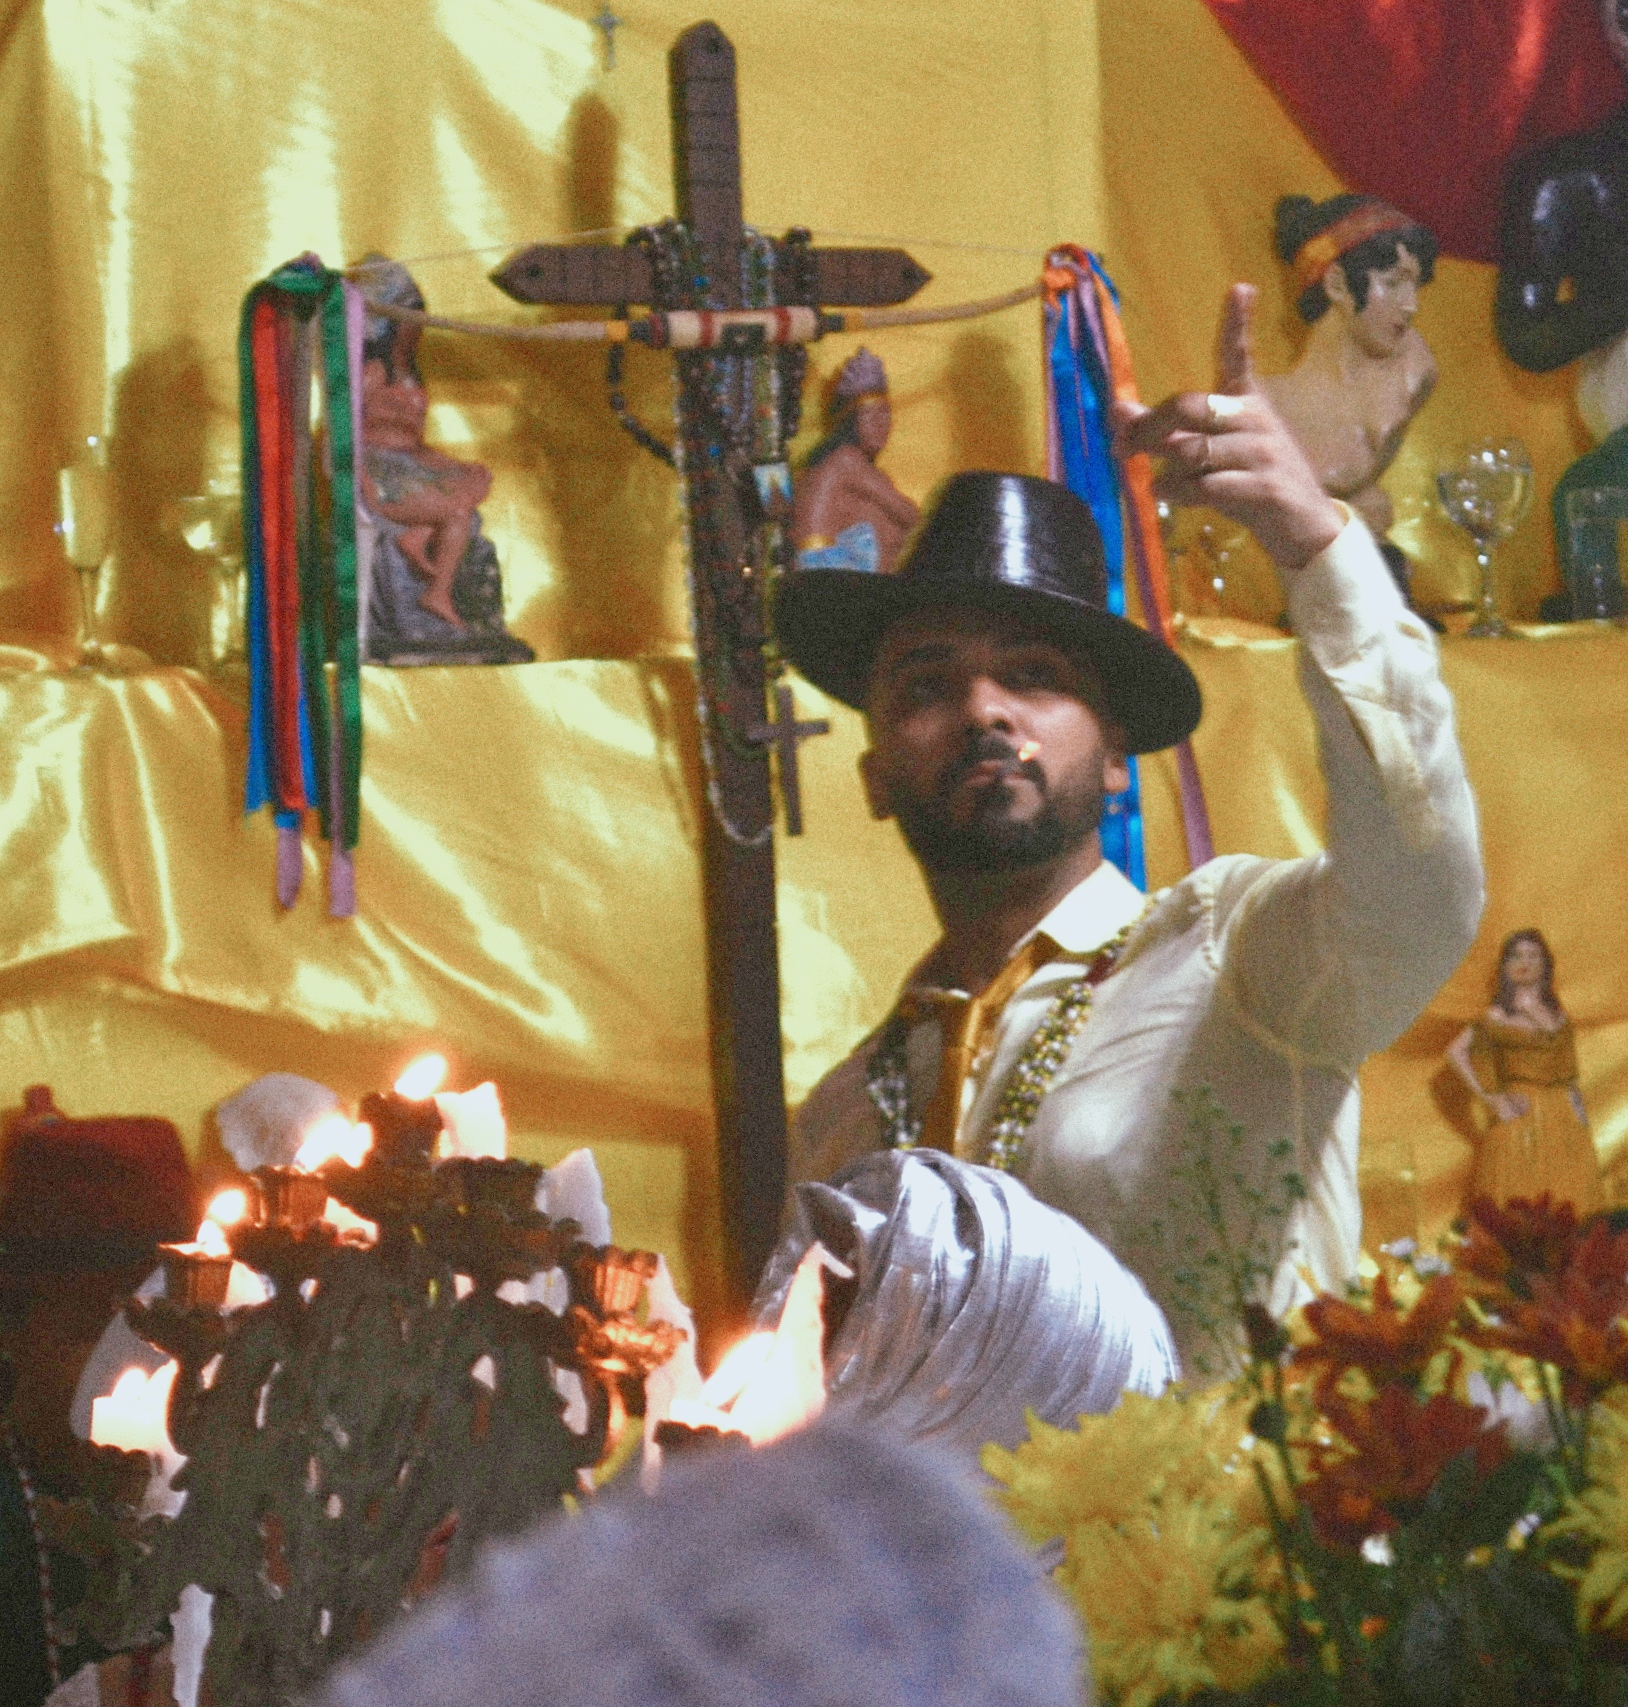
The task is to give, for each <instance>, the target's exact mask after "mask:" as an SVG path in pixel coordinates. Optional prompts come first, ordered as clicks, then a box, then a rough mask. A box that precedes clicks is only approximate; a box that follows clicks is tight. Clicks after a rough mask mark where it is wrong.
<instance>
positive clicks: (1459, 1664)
mask: <svg viewBox="0 0 1628 1707" xmlns="http://www.w3.org/2000/svg"><path fill="white" fill-rule="evenodd" d="M1194 1129H1195V1132H1196V1134H1197V1138H1198V1142H1197V1143H1196V1144H1195V1146H1194V1151H1193V1154H1192V1155H1191V1156H1190V1157H1189V1160H1188V1163H1187V1164H1186V1169H1187V1178H1188V1181H1189V1184H1190V1185H1191V1186H1192V1187H1193V1188H1194V1189H1195V1190H1196V1191H1197V1193H1198V1195H1199V1198H1200V1200H1201V1206H1203V1205H1202V1200H1203V1199H1204V1197H1205V1194H1206V1192H1207V1193H1208V1197H1209V1201H1208V1205H1207V1207H1205V1213H1206V1214H1207V1215H1208V1216H1209V1217H1210V1222H1211V1225H1212V1226H1215V1225H1216V1224H1217V1222H1218V1221H1220V1220H1221V1219H1222V1217H1221V1215H1220V1208H1221V1205H1222V1201H1223V1197H1224V1196H1225V1195H1226V1193H1225V1192H1222V1191H1221V1190H1219V1189H1218V1186H1226V1187H1227V1190H1228V1191H1231V1192H1234V1193H1235V1192H1236V1191H1237V1190H1238V1189H1240V1188H1241V1175H1239V1174H1237V1173H1236V1171H1234V1172H1232V1174H1231V1175H1230V1177H1229V1170H1228V1166H1227V1155H1228V1153H1229V1151H1230V1153H1231V1154H1232V1155H1234V1156H1236V1155H1238V1154H1241V1153H1242V1149H1241V1144H1242V1140H1241V1134H1240V1133H1239V1132H1238V1130H1237V1128H1236V1127H1231V1126H1228V1125H1227V1124H1226V1123H1225V1121H1224V1120H1223V1119H1222V1118H1221V1116H1220V1115H1219V1111H1218V1110H1216V1108H1215V1107H1214V1105H1213V1103H1209V1102H1207V1101H1205V1102H1203V1103H1201V1105H1200V1106H1198V1107H1197V1108H1196V1110H1195V1111H1194ZM1218 1156H1219V1160H1218ZM1245 1195H1246V1198H1247V1196H1248V1193H1247V1192H1246V1194H1245ZM1295 1195H1296V1191H1295V1186H1294V1185H1293V1184H1292V1183H1290V1182H1289V1181H1288V1179H1287V1176H1285V1179H1284V1180H1282V1181H1280V1182H1279V1184H1278V1187H1276V1188H1275V1200H1274V1201H1275V1205H1276V1207H1275V1208H1273V1205H1272V1204H1271V1203H1268V1202H1267V1199H1269V1198H1272V1197H1273V1193H1271V1192H1268V1193H1266V1194H1265V1196H1263V1195H1262V1192H1261V1189H1260V1188H1259V1187H1257V1188H1255V1198H1256V1208H1257V1209H1260V1208H1261V1206H1262V1204H1263V1203H1265V1204H1266V1205H1267V1207H1268V1208H1269V1209H1272V1212H1273V1213H1277V1212H1280V1211H1281V1210H1282V1208H1283V1206H1284V1205H1285V1204H1287V1203H1288V1202H1290V1201H1292V1200H1293V1198H1294V1196H1295ZM1265 1218H1268V1219H1269V1217H1265ZM1262 1221H1263V1217H1262V1216H1257V1218H1256V1223H1255V1226H1256V1229H1257V1231H1258V1230H1259V1226H1260V1225H1261V1224H1262ZM1233 1224H1234V1225H1237V1219H1236V1217H1234V1219H1233ZM1625 1229H1628V1218H1625V1217H1623V1216H1621V1215H1616V1216H1613V1215H1611V1214H1604V1215H1596V1216H1591V1217H1587V1218H1582V1219H1580V1218H1579V1217H1578V1216H1577V1214H1576V1213H1575V1211H1574V1210H1573V1209H1572V1207H1571V1206H1570V1205H1569V1204H1565V1203H1554V1202H1551V1201H1550V1200H1549V1199H1548V1198H1547V1197H1543V1198H1539V1199H1538V1200H1537V1201H1536V1202H1526V1201H1521V1200H1516V1201H1513V1202H1510V1203H1507V1204H1504V1205H1501V1206H1500V1205H1497V1204H1495V1203H1493V1202H1492V1201H1491V1200H1488V1199H1482V1200H1480V1201H1478V1202H1476V1203H1474V1204H1473V1205H1472V1206H1471V1207H1470V1209H1469V1211H1468V1212H1467V1215H1466V1218H1465V1220H1464V1222H1463V1223H1462V1225H1461V1226H1460V1227H1459V1228H1458V1229H1456V1230H1455V1233H1454V1234H1453V1236H1452V1237H1451V1238H1450V1239H1449V1240H1447V1241H1446V1242H1445V1243H1444V1246H1443V1249H1442V1252H1441V1254H1440V1255H1434V1254H1424V1253H1421V1252H1419V1251H1418V1250H1417V1249H1416V1248H1415V1247H1414V1246H1413V1245H1412V1244H1411V1242H1403V1243H1402V1244H1399V1245H1395V1246H1390V1247H1387V1249H1386V1251H1385V1252H1384V1253H1383V1258H1384V1260H1383V1262H1382V1263H1376V1264H1369V1265H1368V1269H1369V1273H1368V1277H1367V1279H1366V1280H1365V1281H1364V1282H1363V1283H1362V1284H1361V1285H1360V1286H1358V1287H1356V1288H1354V1289H1353V1291H1352V1293H1351V1294H1350V1295H1349V1296H1346V1297H1333V1296H1326V1295H1325V1296H1322V1297H1318V1298H1316V1299H1314V1300H1313V1301H1311V1302H1309V1303H1307V1304H1305V1305H1304V1306H1302V1307H1301V1308H1300V1309H1298V1310H1296V1311H1295V1312H1293V1314H1292V1315H1290V1317H1289V1318H1288V1319H1287V1320H1286V1321H1284V1322H1282V1323H1280V1322H1278V1321H1277V1320H1276V1319H1274V1318H1273V1316H1272V1315H1271V1314H1269V1313H1268V1311H1267V1310H1266V1309H1265V1308H1264V1307H1263V1306H1262V1305H1261V1304H1260V1302H1259V1301H1258V1298H1259V1295H1260V1293H1261V1291H1262V1284H1261V1283H1262V1278H1263V1274H1264V1267H1263V1264H1262V1263H1261V1261H1260V1260H1259V1258H1258V1256H1257V1255H1256V1254H1255V1249H1258V1247H1254V1248H1251V1249H1239V1248H1236V1247H1228V1246H1227V1245H1226V1243H1225V1240H1224V1238H1218V1241H1217V1249H1218V1251H1219V1255H1216V1254H1214V1253H1211V1255H1210V1256H1208V1257H1206V1258H1201V1259H1200V1261H1201V1262H1208V1263H1209V1265H1210V1270H1209V1278H1210V1279H1212V1280H1217V1279H1218V1280H1220V1281H1222V1282H1223V1283H1224V1292H1225V1295H1226V1296H1228V1297H1230V1299H1231V1302H1232V1304H1233V1306H1234V1313H1233V1317H1232V1319H1231V1321H1230V1322H1227V1323H1222V1322H1216V1323H1213V1324H1212V1326H1213V1327H1214V1328H1215V1332H1216V1343H1217V1345H1218V1348H1219V1349H1220V1350H1221V1351H1222V1352H1223V1353H1224V1354H1226V1355H1228V1356H1229V1357H1230V1360H1231V1367H1232V1369H1233V1370H1234V1371H1235V1373H1234V1375H1233V1376H1232V1378H1231V1379H1230V1380H1228V1381H1226V1382H1225V1383H1223V1384H1221V1385H1218V1386H1213V1387H1210V1388H1209V1389H1207V1390H1201V1391H1192V1390H1186V1389H1182V1388H1176V1389H1173V1390H1171V1391H1170V1392H1168V1393H1166V1394H1165V1395H1163V1396H1162V1397H1160V1398H1156V1399H1150V1398H1145V1397H1141V1396H1137V1395H1130V1394H1128V1395H1126V1397H1125V1398H1124V1399H1123V1400H1122V1401H1121V1403H1120V1405H1119V1407H1118V1408H1117V1409H1116V1410H1115V1411H1113V1412H1112V1413H1111V1414H1109V1415H1107V1416H1100V1417H1082V1418H1080V1419H1079V1422H1078V1426H1077V1427H1075V1428H1073V1429H1054V1428H1050V1427H1047V1426H1046V1425H1045V1424H1043V1423H1041V1422H1039V1421H1038V1420H1037V1419H1034V1418H1031V1420H1030V1439H1029V1440H1028V1441H1027V1442H1025V1443H1024V1444H1023V1445H1021V1446H1020V1447H1019V1448H1018V1449H1017V1450H1016V1451H1015V1452H1008V1451H1005V1450H1003V1449H1001V1448H999V1447H993V1446H992V1447H988V1448H986V1449H985V1453H984V1467H985V1469H986V1470H987V1471H988V1472H989V1473H990V1475H992V1476H993V1477H994V1478H995V1480H996V1481H997V1482H998V1483H999V1484H1001V1494H1000V1498H1001V1500H1002V1502H1003V1503H1004V1504H1005V1506H1006V1507H1007V1509H1008V1511H1009V1512H1010V1513H1011V1515H1012V1516H1013V1518H1014V1519H1015V1520H1016V1522H1017V1523H1018V1525H1019V1527H1020V1528H1021V1529H1022V1530H1023V1531H1024V1532H1025V1533H1026V1534H1027V1535H1028V1536H1029V1537H1030V1538H1031V1539H1033V1540H1034V1541H1036V1542H1052V1543H1057V1542H1061V1544H1062V1562H1061V1563H1060V1564H1059V1565H1058V1566H1057V1568H1056V1572H1055V1576H1056V1580H1057V1581H1058V1583H1059V1585H1060V1586H1061V1587H1062V1588H1063V1589H1064V1590H1065V1591H1066V1592H1067V1593H1068V1594H1069V1595H1070V1596H1071V1597H1072V1599H1073V1600H1074V1602H1075V1604H1076V1605H1077V1606H1078V1608H1079V1610H1080V1612H1081V1614H1082V1616H1083V1618H1084V1620H1085V1622H1086V1625H1087V1628H1088V1630H1089V1636H1090V1647H1091V1660H1092V1670H1093V1674H1094V1677H1095V1681H1096V1685H1097V1689H1098V1693H1099V1696H1101V1697H1102V1698H1103V1699H1104V1700H1106V1701H1108V1702H1112V1703H1114V1704H1115V1707H1154V1704H1155V1703H1161V1704H1162V1703H1169V1702H1176V1701H1189V1700H1201V1701H1205V1702H1208V1703H1216V1704H1219V1703H1221V1702H1227V1701H1248V1702H1251V1703H1255V1704H1258V1707H1269V1704H1270V1707H1301V1704H1307V1707H1310V1704H1314V1703H1315V1704H1327V1707H1336V1704H1338V1707H1347V1704H1354V1703H1362V1704H1374V1707H1378V1704H1380V1703H1384V1704H1385V1707H1391V1704H1393V1703H1395V1704H1408V1707H1411V1704H1415V1703H1416V1704H1418V1707H1459V1704H1462V1703H1471V1702H1473V1703H1475V1704H1476V1707H1491V1704H1495V1703H1500V1702H1505V1701H1508V1702H1511V1703H1514V1702H1519V1703H1522V1707H1538V1704H1542V1707H1548V1704H1550V1703H1555V1704H1560V1703H1568V1704H1569V1703H1574V1702H1575V1703H1578V1704H1579V1707H1582V1704H1584V1703H1587V1704H1589V1707H1605V1704H1607V1703H1618V1702H1621V1703H1628V1230H1625ZM1210 1296H1211V1297H1214V1296H1215V1292H1214V1291H1213V1290H1212V1291H1211V1293H1210ZM1211 1307H1212V1309H1213V1306H1211Z"/></svg>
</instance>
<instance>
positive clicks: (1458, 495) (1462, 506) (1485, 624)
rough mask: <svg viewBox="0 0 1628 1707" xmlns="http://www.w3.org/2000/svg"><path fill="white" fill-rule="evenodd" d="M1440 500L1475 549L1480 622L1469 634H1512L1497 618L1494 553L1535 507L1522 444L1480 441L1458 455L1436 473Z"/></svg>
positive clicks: (1485, 636) (1528, 460)
mask: <svg viewBox="0 0 1628 1707" xmlns="http://www.w3.org/2000/svg"><path fill="white" fill-rule="evenodd" d="M1436 497H1437V498H1438V500H1439V501H1440V503H1441V507H1442V509H1443V510H1444V511H1445V512H1446V515H1447V519H1448V521H1450V522H1451V523H1452V524H1453V526H1454V527H1459V528H1463V530H1464V531H1465V532H1466V533H1467V534H1468V535H1469V536H1470V540H1471V543H1472V544H1473V545H1474V546H1475V561H1476V567H1477V568H1478V569H1479V571H1480V577H1481V585H1480V590H1479V594H1478V597H1477V605H1478V612H1477V615H1476V619H1475V621H1474V622H1473V623H1471V624H1470V626H1469V627H1468V628H1467V629H1466V630H1465V633H1466V634H1470V635H1474V636H1475V637H1476V638H1477V639H1490V638H1502V637H1507V636H1509V635H1511V634H1513V633H1514V630H1513V629H1512V628H1510V626H1509V624H1508V623H1506V622H1505V621H1504V619H1503V618H1502V617H1501V616H1499V614H1498V598H1497V588H1496V585H1495V583H1494V581H1493V574H1492V553H1493V548H1494V546H1496V545H1497V543H1498V541H1499V540H1501V539H1507V538H1508V537H1509V536H1510V534H1512V533H1513V532H1514V531H1515V529H1516V528H1517V527H1518V526H1519V525H1520V521H1521V518H1522V517H1523V516H1524V515H1525V514H1526V512H1527V509H1528V508H1529V507H1530V505H1531V502H1532V458H1531V456H1530V455H1529V454H1528V453H1527V449H1526V446H1525V445H1523V444H1522V443H1521V442H1520V440H1519V439H1478V440H1476V442H1475V443H1474V444H1469V445H1465V446H1463V447H1462V448H1461V449H1459V450H1457V451H1454V452H1453V453H1452V454H1451V455H1449V456H1448V457H1447V459H1446V460H1445V461H1444V462H1443V463H1442V464H1441V466H1440V467H1439V468H1438V469H1437V471H1436Z"/></svg>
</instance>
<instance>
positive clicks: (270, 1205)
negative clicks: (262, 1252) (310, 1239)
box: [253, 1168, 328, 1239]
mask: <svg viewBox="0 0 1628 1707" xmlns="http://www.w3.org/2000/svg"><path fill="white" fill-rule="evenodd" d="M253 1177H254V1182H255V1184H256V1186H258V1187H259V1191H260V1205H259V1213H258V1214H257V1215H256V1217H255V1219H256V1220H257V1221H258V1222H259V1224H260V1225H261V1226H262V1227H276V1228H278V1229H280V1230H281V1231H283V1232H285V1233H292V1234H293V1235H294V1237H295V1238H296V1239H297V1238H299V1237H300V1235H301V1234H303V1233H308V1232H309V1231H310V1230H311V1229H312V1228H313V1227H314V1226H316V1224H317V1222H319V1221H320V1220H321V1219H322V1212H323V1211H324V1210H325V1209H326V1208H327V1207H328V1187H327V1183H326V1182H325V1181H324V1180H323V1179H322V1178H321V1177H320V1176H319V1175H317V1174H308V1173H306V1172H305V1171H304V1170H303V1169H301V1168H258V1169H256V1170H255V1173H254V1176H253Z"/></svg>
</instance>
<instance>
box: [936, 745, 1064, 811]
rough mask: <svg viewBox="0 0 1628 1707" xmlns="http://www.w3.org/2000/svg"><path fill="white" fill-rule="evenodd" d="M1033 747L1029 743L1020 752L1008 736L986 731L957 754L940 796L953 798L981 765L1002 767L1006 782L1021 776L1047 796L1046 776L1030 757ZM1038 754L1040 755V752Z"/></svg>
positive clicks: (941, 780) (946, 772) (947, 770)
mask: <svg viewBox="0 0 1628 1707" xmlns="http://www.w3.org/2000/svg"><path fill="white" fill-rule="evenodd" d="M1033 746H1034V744H1033V743H1032V742H1025V743H1024V747H1023V749H1022V750H1021V751H1020V750H1019V749H1018V748H1017V747H1014V746H1013V745H1012V743H1011V742H1010V741H1008V740H1007V739H1006V737H1005V736H1004V735H998V734H996V733H995V731H994V730H992V729H985V730H983V731H982V732H981V733H979V734H976V735H973V736H971V737H970V738H969V740H968V742H967V745H966V748H965V750H964V751H962V752H961V753H959V754H957V755H956V757H955V758H953V759H951V760H950V762H949V764H947V765H946V766H945V767H944V774H943V775H942V776H941V777H940V778H939V784H938V787H939V793H940V794H941V795H948V794H953V793H954V792H955V790H956V789H957V788H959V787H960V786H961V784H962V783H963V782H965V781H966V779H967V778H968V777H969V776H971V774H972V773H973V771H975V770H976V769H977V768H978V766H979V765H983V764H990V763H998V764H1000V765H1001V767H1002V769H1001V780H1002V781H1004V780H1005V779H1006V778H1007V777H1013V776H1021V777H1023V778H1024V779H1025V780H1026V781H1029V782H1032V783H1033V784H1034V785H1035V787H1036V788H1037V789H1039V790H1040V792H1041V793H1042V794H1044V793H1045V792H1046V773H1045V772H1044V771H1043V770H1042V769H1041V768H1040V766H1039V764H1038V763H1037V762H1036V761H1035V759H1034V758H1033V757H1032V756H1029V750H1030V749H1031V748H1032V747H1033ZM1035 750H1036V751H1038V749H1035Z"/></svg>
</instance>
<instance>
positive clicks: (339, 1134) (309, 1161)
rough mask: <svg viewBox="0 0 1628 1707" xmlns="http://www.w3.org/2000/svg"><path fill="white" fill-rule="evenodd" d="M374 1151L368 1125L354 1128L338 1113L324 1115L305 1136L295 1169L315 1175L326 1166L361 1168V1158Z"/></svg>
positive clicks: (298, 1151)
mask: <svg viewBox="0 0 1628 1707" xmlns="http://www.w3.org/2000/svg"><path fill="white" fill-rule="evenodd" d="M372 1148H373V1128H372V1127H371V1126H369V1125H368V1124H367V1122H366V1121H361V1122H358V1123H356V1124H354V1125H353V1124H352V1123H351V1121H350V1119H349V1118H348V1117H347V1116H346V1115H343V1114H341V1113H339V1111H338V1110H337V1109H336V1110H335V1111H334V1112H333V1113H332V1114H325V1115H323V1117H322V1118H321V1119H320V1120H318V1121H317V1122H316V1123H315V1124H314V1125H313V1126H312V1127H311V1129H310V1130H309V1131H308V1132H307V1133H306V1134H305V1138H304V1140H303V1141H302V1143H301V1144H300V1147H299V1149H298V1150H296V1151H295V1152H294V1166H295V1167H297V1168H303V1169H304V1170H305V1172H306V1173H313V1172H315V1170H316V1169H318V1168H320V1167H321V1166H322V1164H323V1163H324V1162H331V1161H341V1162H343V1163H344V1164H345V1165H346V1167H350V1168H359V1167H361V1165H362V1158H363V1157H364V1156H365V1155H366V1154H367V1153H368V1151H369V1150H371V1149H372Z"/></svg>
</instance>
